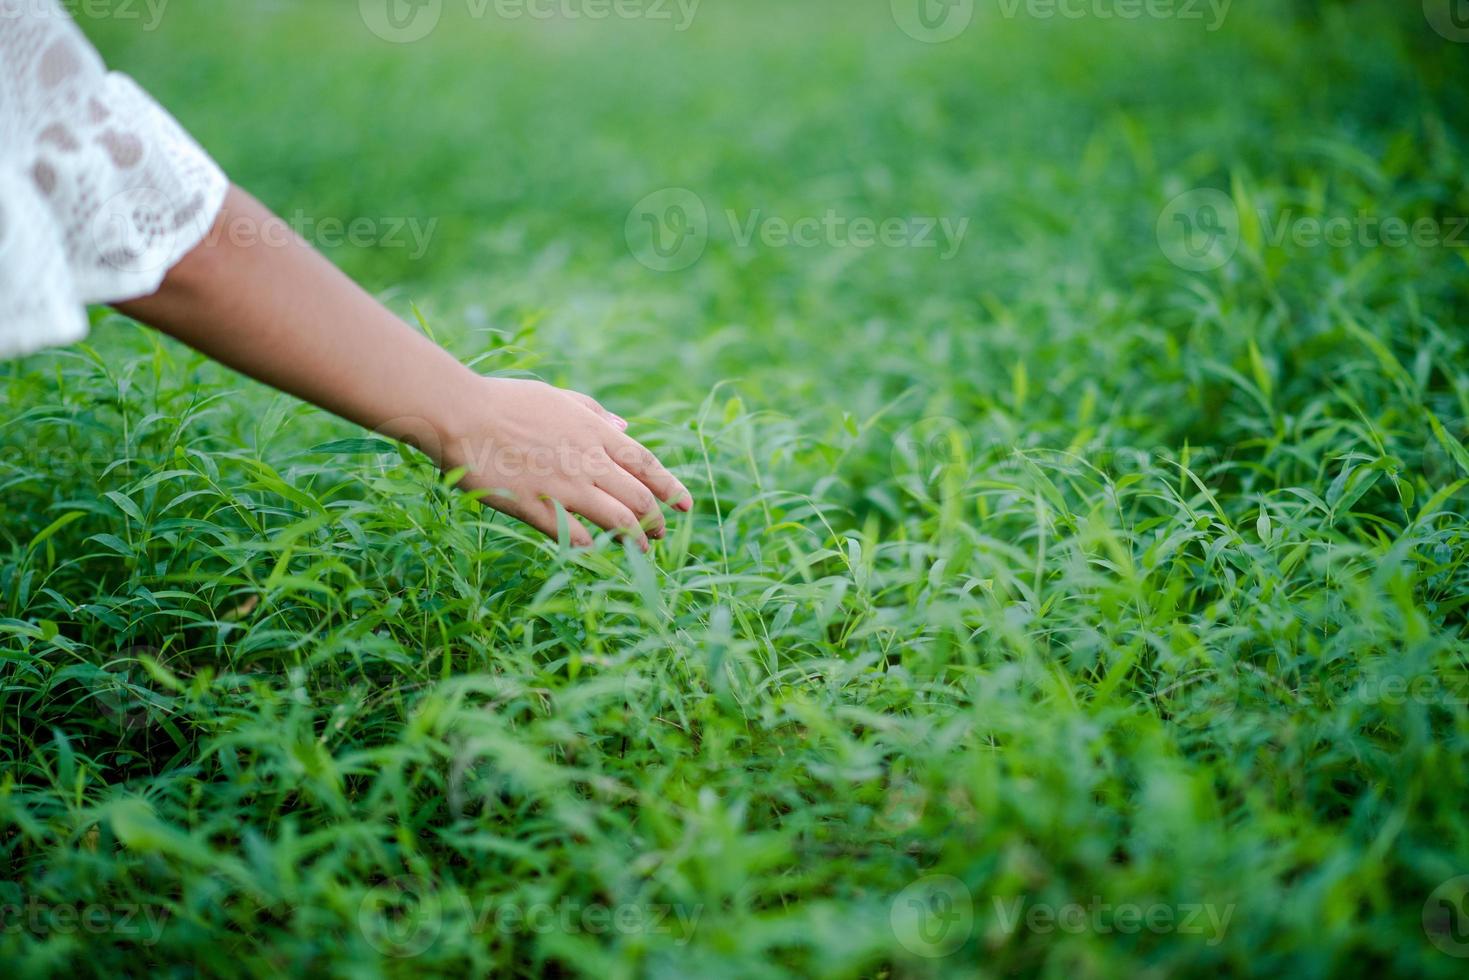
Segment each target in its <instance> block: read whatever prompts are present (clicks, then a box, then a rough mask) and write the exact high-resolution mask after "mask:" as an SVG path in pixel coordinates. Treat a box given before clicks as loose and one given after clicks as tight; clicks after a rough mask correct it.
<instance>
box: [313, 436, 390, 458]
mask: <svg viewBox="0 0 1469 980" xmlns="http://www.w3.org/2000/svg"><path fill="white" fill-rule="evenodd" d="M396 448H397V446H395V445H394V444H393V443H391V442H388V441H387V440H385V439H372V438H362V437H359V438H355V439H337V440H335V441H333V442H323V443H322V444H321V445H319V446H312V447H311V448H310V449H308V450H306V451H307V452H308V453H320V454H322V455H326V456H360V455H363V454H373V455H377V454H380V453H390V452H393V451H394V450H395V449H396Z"/></svg>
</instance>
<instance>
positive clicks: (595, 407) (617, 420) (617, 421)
mask: <svg viewBox="0 0 1469 980" xmlns="http://www.w3.org/2000/svg"><path fill="white" fill-rule="evenodd" d="M571 394H572V395H573V396H574V397H575V398H576V399H577V400H578V401H580V402H581V403H582V404H583V405H585V406H586V407H587V408H590V409H591V410H592V411H594V412H596V413H597V414H598V415H600V416H602V418H604V419H606V420H607V421H608V422H611V423H612V424H613V425H615V426H617V428H618V429H619V430H621V431H623V432H626V431H627V419H625V418H623V417H622V416H621V415H614V414H613V413H612V412H609V411H607V409H605V408H603V407H602V403H601V402H599V401H597V399H595V398H593V397H592V396H591V395H583V394H582V393H581V392H579V391H573V392H571Z"/></svg>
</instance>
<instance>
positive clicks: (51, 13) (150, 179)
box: [0, 0, 228, 357]
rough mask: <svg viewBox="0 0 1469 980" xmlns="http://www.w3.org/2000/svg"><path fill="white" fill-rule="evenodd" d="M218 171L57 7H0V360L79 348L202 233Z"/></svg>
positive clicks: (40, 1) (218, 199)
mask: <svg viewBox="0 0 1469 980" xmlns="http://www.w3.org/2000/svg"><path fill="white" fill-rule="evenodd" d="M227 186H228V184H227V181H226V180H225V177H224V174H223V173H221V172H220V169H219V167H217V166H216V165H215V164H214V161H212V160H211V159H210V158H209V157H208V155H206V154H205V153H204V151H203V150H202V149H200V148H199V146H198V144H196V143H195V142H194V141H193V140H192V139H191V138H190V137H189V135H188V134H187V133H185V132H184V130H183V129H182V127H180V126H179V124H178V123H177V122H175V121H174V119H173V118H172V117H171V116H169V114H168V113H167V112H165V111H164V110H163V109H162V108H161V107H159V105H158V104H157V103H156V102H154V101H153V100H152V99H150V98H149V97H148V96H147V95H146V94H145V93H144V92H143V91H142V90H141V89H139V88H138V87H137V85H135V84H133V82H132V81H131V80H130V79H128V78H127V77H126V76H123V75H119V74H116V73H109V72H108V71H107V69H106V67H105V66H104V65H103V64H102V59H101V58H100V57H99V56H98V55H97V52H96V51H95V50H94V49H93V48H92V46H91V45H90V44H88V43H87V40H86V38H85V37H84V36H83V35H82V33H81V31H80V30H78V29H77V27H76V25H75V24H73V23H72V21H71V18H70V17H68V16H67V14H66V13H65V12H64V11H63V10H62V9H61V7H60V6H59V5H58V4H57V2H56V0H0V357H8V356H13V355H16V354H23V353H27V352H29V351H32V350H35V349H37V348H39V347H43V346H46V345H49V344H60V343H67V342H69V341H73V340H77V339H80V338H81V337H82V336H83V335H85V333H86V330H87V318H86V311H85V309H84V306H85V304H87V303H110V302H117V301H120V300H126V299H135V298H137V297H139V296H146V295H148V294H150V293H152V292H154V291H156V290H157V289H158V286H159V284H160V283H162V281H163V277H164V274H165V273H166V272H167V271H168V270H169V269H170V268H171V267H172V266H173V265H174V264H176V263H177V262H178V260H179V259H181V258H183V256H184V255H185V254H187V253H188V252H189V251H190V250H191V249H193V247H194V246H195V245H197V244H198V243H199V241H200V240H201V239H202V238H203V237H204V235H205V234H206V233H207V232H208V231H209V229H210V227H211V226H212V225H213V223H214V219H215V216H216V215H217V214H218V212H219V208H220V205H221V204H222V202H223V200H224V194H225V190H226V188H227Z"/></svg>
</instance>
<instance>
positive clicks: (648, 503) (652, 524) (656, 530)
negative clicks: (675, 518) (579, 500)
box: [595, 459, 666, 538]
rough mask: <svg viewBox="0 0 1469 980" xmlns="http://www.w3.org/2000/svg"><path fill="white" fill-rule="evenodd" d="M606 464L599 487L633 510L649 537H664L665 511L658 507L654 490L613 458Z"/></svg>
mask: <svg viewBox="0 0 1469 980" xmlns="http://www.w3.org/2000/svg"><path fill="white" fill-rule="evenodd" d="M606 464H607V465H606V468H605V470H604V471H601V472H599V473H598V474H597V478H596V480H595V482H596V484H597V487H598V488H599V489H601V490H603V491H605V492H606V493H607V495H608V496H610V497H614V498H616V499H617V500H619V501H621V502H622V503H623V505H625V506H626V507H627V509H628V510H630V511H632V513H633V515H634V516H635V517H637V519H638V523H639V524H641V525H642V528H643V530H644V531H646V532H648V537H650V538H661V537H663V532H664V529H665V527H666V525H665V523H664V520H663V511H662V510H660V509H659V508H658V498H656V497H654V496H653V491H651V490H649V489H648V488H647V487H645V486H643V484H642V482H641V481H640V480H638V479H637V478H636V477H634V476H633V475H632V474H631V473H629V472H628V471H627V470H625V469H623V468H622V467H620V466H617V465H615V464H614V463H613V462H612V460H610V459H609V460H607V461H606Z"/></svg>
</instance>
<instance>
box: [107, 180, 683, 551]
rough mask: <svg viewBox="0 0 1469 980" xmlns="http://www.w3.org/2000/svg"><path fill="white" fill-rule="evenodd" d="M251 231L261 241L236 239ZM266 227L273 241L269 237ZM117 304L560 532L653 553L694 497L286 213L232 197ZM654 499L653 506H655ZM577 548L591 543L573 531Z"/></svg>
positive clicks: (607, 423)
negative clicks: (330, 251)
mask: <svg viewBox="0 0 1469 980" xmlns="http://www.w3.org/2000/svg"><path fill="white" fill-rule="evenodd" d="M232 224H234V225H235V226H236V227H240V226H243V227H250V228H252V229H253V230H254V233H252V234H251V235H249V236H248V239H249V243H248V244H242V243H238V242H235V241H233V240H232V239H235V238H242V236H232V235H231V234H229V233H228V232H229V229H230V227H231V226H232ZM266 229H268V230H269V232H270V233H269V234H266V233H264V231H265V230H266ZM118 309H120V310H121V311H122V312H124V313H126V314H127V315H129V316H131V317H134V318H135V319H138V320H141V321H143V322H144V323H147V324H150V325H152V326H154V327H157V328H158V329H159V330H162V331H163V332H165V333H167V334H170V335H171V336H173V337H176V338H178V339H179V340H181V341H183V342H184V343H186V344H188V345H189V346H191V347H194V348H195V349H197V350H199V351H201V352H202V353H204V354H206V355H208V356H209V357H212V358H214V359H215V360H218V361H220V362H222V363H224V364H226V365H228V366H230V367H232V368H235V369H236V370H238V371H241V372H243V373H245V374H247V375H249V376H250V377H252V378H255V379H257V380H259V381H263V382H265V383H266V384H268V385H271V386H273V387H275V388H279V389H280V390H281V391H285V392H288V393H290V394H292V395H295V396H297V397H299V398H302V399H305V400H306V401H309V402H311V403H313V404H315V405H319V406H321V407H322V408H324V409H326V410H328V411H330V412H333V413H335V414H337V415H340V416H341V417H343V418H345V419H348V420H350V421H352V422H356V423H358V424H360V425H363V426H366V427H367V428H370V429H374V430H376V431H378V432H381V433H383V434H384V435H387V436H390V437H392V438H395V439H402V440H406V441H408V442H411V443H413V444H414V445H416V446H418V447H419V448H420V449H422V450H424V451H425V452H426V453H428V454H429V456H430V457H432V458H433V459H434V461H435V462H436V463H438V464H439V465H440V466H442V467H443V468H445V469H452V468H456V467H465V468H466V469H467V471H468V472H467V475H466V476H465V477H464V479H463V481H462V482H461V484H460V486H461V487H462V488H463V489H468V490H484V491H489V493H488V494H487V495H486V496H485V497H484V502H485V503H486V504H487V505H489V506H491V507H494V508H495V509H497V510H501V511H504V512H505V513H507V514H510V515H512V516H514V517H517V518H519V519H521V520H523V521H525V522H526V523H528V524H531V525H533V526H534V527H537V528H539V529H540V530H542V531H544V532H546V533H547V534H551V535H553V536H554V535H555V533H556V516H555V509H554V506H553V504H552V503H551V502H552V501H559V502H560V503H561V504H562V506H563V507H565V508H566V509H567V510H568V511H570V512H572V513H575V514H580V515H581V516H583V517H585V518H587V519H588V520H589V521H591V522H592V523H594V524H596V525H598V526H600V527H604V528H607V529H608V530H618V531H625V532H627V533H628V534H629V535H630V536H632V537H634V538H635V539H636V540H638V541H639V543H640V544H641V545H643V546H644V547H646V545H647V541H646V538H645V537H644V536H643V531H642V530H640V528H642V529H646V532H647V534H649V535H651V536H653V537H659V536H661V535H662V534H663V528H664V525H663V517H662V514H661V511H660V510H659V507H658V503H657V501H658V500H663V501H665V502H667V503H670V504H673V505H674V506H676V507H677V508H678V509H680V510H689V509H690V508H691V506H692V501H691V500H690V498H689V494H688V491H687V490H686V489H684V487H683V485H682V484H681V483H679V482H678V480H676V479H675V478H674V477H673V476H672V475H670V474H669V473H668V471H667V470H666V469H664V468H663V466H662V464H660V463H659V462H658V461H657V459H656V458H654V457H653V455H652V453H650V452H648V450H646V449H644V448H643V447H642V446H640V445H638V444H637V443H636V442H634V441H633V440H632V439H630V438H628V437H627V436H626V435H625V434H624V433H623V431H622V430H623V429H624V428H625V427H626V423H624V422H622V420H621V419H619V418H617V416H615V415H612V414H611V413H609V412H607V411H606V410H605V409H603V408H602V407H601V406H600V405H598V404H597V403H596V402H595V401H593V400H592V399H591V398H589V397H587V396H585V395H581V394H578V393H576V392H571V391H565V390H562V389H559V388H554V387H552V386H550V385H545V384H542V383H540V382H536V381H518V380H510V379H495V378H483V377H480V376H479V375H477V374H475V373H474V372H473V371H471V370H469V369H468V368H466V367H464V366H463V365H462V364H460V363H459V362H458V361H457V360H455V359H454V358H453V357H452V356H450V355H449V354H448V352H446V351H444V350H443V349H442V348H440V347H439V346H437V345H436V344H434V343H433V342H432V341H430V340H429V339H428V338H426V337H424V336H423V335H422V334H419V333H418V332H417V331H415V330H413V329H411V328H410V327H409V326H408V325H407V324H404V323H403V322H402V321H400V320H399V319H398V318H397V317H395V316H394V315H393V314H392V313H390V312H389V311H388V310H386V309H384V308H383V307H382V305H381V304H379V303H378V302H377V301H375V300H374V299H373V298H372V297H371V296H369V295H368V294H367V293H366V292H364V291H363V290H362V289H360V288H359V287H358V286H357V285H356V284H355V283H353V282H352V281H351V280H350V279H348V278H347V277H346V276H345V275H343V274H342V273H341V272H340V271H338V270H337V268H336V267H335V266H333V265H332V264H331V263H330V262H328V261H327V260H326V259H325V258H324V257H322V256H321V255H319V254H317V253H316V252H315V251H314V250H313V249H312V248H311V247H310V246H309V245H308V244H306V242H304V241H302V240H301V239H300V237H299V236H297V235H295V233H294V232H292V231H290V229H289V228H287V227H286V226H285V224H284V222H282V221H281V220H280V219H279V218H276V217H275V216H274V215H272V214H271V213H270V212H269V211H268V210H267V209H266V208H265V207H264V206H263V205H261V204H260V203H259V202H258V201H256V200H255V199H254V198H252V197H250V196H249V195H248V194H246V193H245V192H243V191H241V190H240V189H238V188H231V190H230V192H229V195H228V196H227V197H226V199H225V203H224V207H223V208H222V209H221V212H220V215H219V217H218V218H217V219H216V223H215V230H214V232H212V233H211V234H210V235H208V236H206V238H205V240H204V242H203V243H202V244H200V245H199V246H198V247H197V248H195V249H194V250H193V251H192V252H190V253H189V254H188V255H187V256H185V257H184V259H183V260H182V261H181V262H180V263H179V264H178V265H177V266H175V267H174V268H173V269H172V270H170V271H169V274H168V276H167V278H166V279H165V280H164V283H163V286H162V288H161V289H159V291H158V292H157V293H155V294H154V295H152V296H148V297H145V298H143V299H137V300H132V301H129V302H126V303H120V304H118ZM655 498H656V499H655ZM570 524H571V538H572V542H573V543H574V544H578V545H586V544H590V543H591V538H590V535H589V534H588V533H587V531H586V529H585V528H583V527H581V526H580V524H579V523H578V522H576V521H571V522H570Z"/></svg>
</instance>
